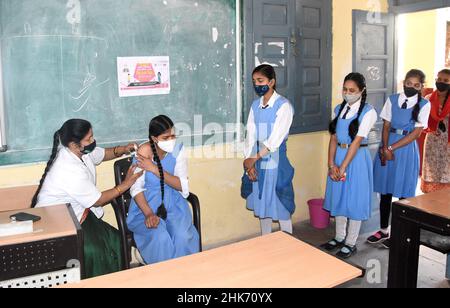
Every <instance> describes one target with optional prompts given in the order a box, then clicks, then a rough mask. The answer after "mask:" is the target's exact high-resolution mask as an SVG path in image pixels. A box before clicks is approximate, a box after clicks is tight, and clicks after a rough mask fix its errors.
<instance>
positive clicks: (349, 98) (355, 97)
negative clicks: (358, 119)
mask: <svg viewBox="0 0 450 308" xmlns="http://www.w3.org/2000/svg"><path fill="white" fill-rule="evenodd" d="M361 97H362V93H359V94H344V99H345V101H346V102H347V103H348V104H350V105H351V104H354V103H356V102H357V101H359V100H360V99H361Z"/></svg>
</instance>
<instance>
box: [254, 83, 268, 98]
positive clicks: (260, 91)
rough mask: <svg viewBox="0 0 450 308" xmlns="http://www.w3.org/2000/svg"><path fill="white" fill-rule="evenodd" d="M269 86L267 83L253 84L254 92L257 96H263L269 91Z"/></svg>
mask: <svg viewBox="0 0 450 308" xmlns="http://www.w3.org/2000/svg"><path fill="white" fill-rule="evenodd" d="M269 90H270V87H269V86H268V85H265V86H255V92H256V94H257V95H258V96H259V97H263V96H264V95H266V94H267V92H269Z"/></svg>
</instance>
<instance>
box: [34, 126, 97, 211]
mask: <svg viewBox="0 0 450 308" xmlns="http://www.w3.org/2000/svg"><path fill="white" fill-rule="evenodd" d="M91 129H92V125H91V123H89V122H88V121H86V120H78V119H73V120H69V121H67V122H66V123H64V125H63V126H62V127H61V128H60V129H59V130H58V131H57V132H56V133H55V134H54V135H53V148H52V154H51V156H50V159H49V161H48V163H47V167H46V168H45V171H44V174H43V175H42V178H41V181H40V182H39V187H38V189H37V191H36V193H35V194H34V196H33V199H32V200H31V207H32V208H35V207H36V205H37V203H38V199H39V193H40V192H41V189H42V186H43V185H44V182H45V179H46V177H47V174H48V173H49V172H50V170H51V168H52V166H53V163H54V162H55V160H56V157H57V156H58V150H59V147H60V146H61V145H62V146H65V147H68V146H69V144H71V143H72V142H74V143H76V144H80V143H81V140H83V139H84V138H85V137H86V136H87V134H88V133H89V131H90V130H91Z"/></svg>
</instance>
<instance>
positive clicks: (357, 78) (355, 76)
mask: <svg viewBox="0 0 450 308" xmlns="http://www.w3.org/2000/svg"><path fill="white" fill-rule="evenodd" d="M347 81H353V82H355V83H356V85H357V86H358V88H359V90H360V91H362V95H361V106H359V109H358V116H357V117H356V118H355V119H354V120H353V121H352V122H351V123H350V126H349V128H348V134H349V135H350V137H351V138H352V141H354V140H355V138H356V136H357V135H358V131H359V125H360V121H359V120H360V119H359V118H360V117H361V114H362V112H363V111H364V107H365V106H366V101H367V85H366V78H365V77H364V76H363V75H362V74H360V73H350V74H348V75H347V76H346V77H345V80H344V84H345V83H346V82H347ZM345 106H347V102H346V101H345V100H344V101H343V102H342V104H341V108H340V109H339V112H338V114H337V116H336V118H334V120H333V121H332V122H331V123H330V126H329V129H328V130H329V132H330V134H332V135H334V134H336V128H337V122H338V119H339V117H340V116H341V114H342V111H344V108H345Z"/></svg>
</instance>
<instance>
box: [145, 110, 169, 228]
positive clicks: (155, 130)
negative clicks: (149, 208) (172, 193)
mask: <svg viewBox="0 0 450 308" xmlns="http://www.w3.org/2000/svg"><path fill="white" fill-rule="evenodd" d="M173 127H174V124H173V122H172V120H171V119H170V118H169V117H167V116H165V115H160V116H157V117H156V118H154V119H153V120H152V121H151V122H150V127H149V139H150V146H151V148H152V152H153V159H154V160H155V162H156V164H157V165H158V170H159V178H160V184H161V205H160V206H159V208H158V211H157V212H156V215H157V216H158V217H160V218H162V219H163V220H166V219H167V209H166V207H165V205H164V186H165V181H164V169H163V166H162V164H161V160H160V158H159V156H158V152H157V150H156V144H155V142H154V141H153V138H152V137H154V138H158V137H159V136H161V135H162V134H163V133H165V132H166V131H168V130H170V129H172V128H173Z"/></svg>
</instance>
